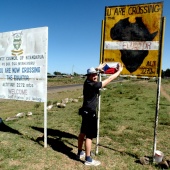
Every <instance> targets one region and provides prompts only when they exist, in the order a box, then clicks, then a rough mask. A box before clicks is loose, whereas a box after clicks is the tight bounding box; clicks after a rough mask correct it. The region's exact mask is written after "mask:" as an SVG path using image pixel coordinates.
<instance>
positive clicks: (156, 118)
mask: <svg viewBox="0 0 170 170" xmlns="http://www.w3.org/2000/svg"><path fill="white" fill-rule="evenodd" d="M164 32H165V17H163V18H162V37H161V46H160V59H159V72H158V81H157V83H158V86H157V101H156V113H155V127H154V145H153V162H155V158H154V157H155V151H156V143H157V127H158V117H159V102H160V87H161V72H162V67H161V66H162V56H163V46H164V44H163V40H164Z"/></svg>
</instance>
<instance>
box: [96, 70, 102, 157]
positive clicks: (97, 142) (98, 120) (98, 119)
mask: <svg viewBox="0 0 170 170" xmlns="http://www.w3.org/2000/svg"><path fill="white" fill-rule="evenodd" d="M99 81H101V73H99ZM100 101H101V91H100V92H99V96H98V110H97V140H96V154H98V152H99V149H98V146H99V129H100V103H101V102H100Z"/></svg>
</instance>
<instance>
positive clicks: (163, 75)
mask: <svg viewBox="0 0 170 170" xmlns="http://www.w3.org/2000/svg"><path fill="white" fill-rule="evenodd" d="M161 77H162V78H164V77H165V72H164V71H163V70H162V73H161Z"/></svg>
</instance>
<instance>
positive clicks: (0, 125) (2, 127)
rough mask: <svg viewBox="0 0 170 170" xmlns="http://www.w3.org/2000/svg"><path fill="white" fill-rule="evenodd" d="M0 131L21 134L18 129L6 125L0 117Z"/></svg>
mask: <svg viewBox="0 0 170 170" xmlns="http://www.w3.org/2000/svg"><path fill="white" fill-rule="evenodd" d="M0 131H1V132H10V133H14V134H17V135H22V134H21V133H20V132H19V131H17V130H15V129H13V128H11V127H9V126H8V125H6V124H5V123H4V122H3V121H2V119H1V123H0Z"/></svg>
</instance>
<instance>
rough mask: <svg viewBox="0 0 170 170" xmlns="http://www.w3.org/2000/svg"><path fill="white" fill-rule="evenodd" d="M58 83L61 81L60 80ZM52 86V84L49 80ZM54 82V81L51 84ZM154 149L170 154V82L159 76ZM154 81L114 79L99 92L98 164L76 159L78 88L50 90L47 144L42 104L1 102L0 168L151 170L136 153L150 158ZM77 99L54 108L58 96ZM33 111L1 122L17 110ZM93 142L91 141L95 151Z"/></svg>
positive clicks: (154, 105)
mask: <svg viewBox="0 0 170 170" xmlns="http://www.w3.org/2000/svg"><path fill="white" fill-rule="evenodd" d="M60 83H61V82H60ZM49 84H50V82H49ZM52 85H55V81H53V82H52ZM161 88H162V90H163V91H164V93H161V96H160V105H159V106H160V108H159V121H158V123H159V124H158V128H157V149H158V150H161V151H162V152H163V153H164V154H165V157H166V158H168V159H169V158H170V145H169V143H170V133H169V131H170V101H169V98H168V97H169V96H170V81H167V80H162V85H161ZM156 93H157V84H156V83H155V82H154V81H131V80H130V81H126V82H122V83H120V82H119V83H112V84H110V85H108V86H107V89H106V90H104V91H102V92H101V117H100V142H99V154H98V155H96V156H94V159H97V160H100V161H101V166H99V167H86V166H84V164H83V162H80V161H77V160H76V153H77V135H78V134H79V128H80V122H81V117H80V116H79V115H78V113H77V110H78V108H79V107H80V106H81V104H82V99H81V98H79V96H81V95H82V89H75V90H72V91H69V90H67V91H63V92H57V93H48V103H53V104H54V107H53V108H52V109H51V110H49V111H48V139H47V142H48V147H47V148H44V143H43V139H44V138H43V122H44V116H43V114H44V106H43V103H34V102H25V101H13V100H1V101H0V102H1V105H0V109H1V113H0V117H1V118H2V119H3V122H4V125H3V127H2V124H1V125H0V130H1V132H0V169H2V170H80V169H84V170H86V169H87V170H94V169H100V170H122V169H123V170H145V169H146V170H155V169H159V167H158V166H157V165H156V164H152V162H151V163H150V164H149V165H141V164H140V163H138V160H139V158H140V157H143V156H149V157H151V156H152V152H153V132H154V122H155V109H156ZM65 98H69V99H71V98H72V99H78V98H79V101H78V102H77V103H73V102H68V103H67V104H66V107H65V108H58V107H57V106H56V103H57V102H61V100H62V99H65ZM21 112H23V113H27V112H32V113H33V115H32V116H27V115H25V116H24V117H21V118H19V119H16V120H12V121H5V120H6V118H7V117H13V116H15V115H16V114H17V113H21ZM95 144H96V140H95V139H94V140H93V148H92V150H93V152H94V153H95Z"/></svg>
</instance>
